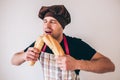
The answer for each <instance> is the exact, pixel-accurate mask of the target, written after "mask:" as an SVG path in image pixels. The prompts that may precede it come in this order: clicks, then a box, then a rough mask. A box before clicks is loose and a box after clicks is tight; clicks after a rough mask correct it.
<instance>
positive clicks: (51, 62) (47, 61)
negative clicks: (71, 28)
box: [40, 36, 80, 80]
mask: <svg viewBox="0 0 120 80" xmlns="http://www.w3.org/2000/svg"><path fill="white" fill-rule="evenodd" d="M63 40H64V46H65V50H66V54H67V55H69V48H68V43H67V40H66V37H65V36H64V39H63ZM45 49H46V45H45V46H44V47H43V50H42V52H41V55H40V62H41V65H42V68H43V69H42V70H43V75H44V80H80V78H79V75H76V73H75V71H68V70H61V69H60V68H59V67H58V65H57V63H56V59H55V55H54V54H51V53H47V52H44V51H45Z"/></svg>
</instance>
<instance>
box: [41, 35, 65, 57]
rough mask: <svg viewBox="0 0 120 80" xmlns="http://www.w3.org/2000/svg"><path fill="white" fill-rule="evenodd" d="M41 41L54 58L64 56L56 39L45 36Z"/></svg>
mask: <svg viewBox="0 0 120 80" xmlns="http://www.w3.org/2000/svg"><path fill="white" fill-rule="evenodd" d="M43 41H44V42H45V44H46V45H47V46H48V47H49V48H50V49H51V50H52V51H53V53H54V54H55V55H56V56H64V55H65V53H64V51H63V49H62V47H61V46H60V44H59V42H58V41H57V40H56V39H54V38H53V37H52V36H51V35H45V36H44V37H43Z"/></svg>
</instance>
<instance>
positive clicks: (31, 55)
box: [24, 47, 39, 62]
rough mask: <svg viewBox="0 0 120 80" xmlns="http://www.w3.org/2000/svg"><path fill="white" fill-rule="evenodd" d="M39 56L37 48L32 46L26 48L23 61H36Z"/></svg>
mask: <svg viewBox="0 0 120 80" xmlns="http://www.w3.org/2000/svg"><path fill="white" fill-rule="evenodd" d="M38 57H39V50H38V49H37V48H34V47H30V48H28V50H27V51H26V52H25V54H24V60H25V61H34V62H35V61H37V60H38Z"/></svg>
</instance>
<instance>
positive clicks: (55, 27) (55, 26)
mask: <svg viewBox="0 0 120 80" xmlns="http://www.w3.org/2000/svg"><path fill="white" fill-rule="evenodd" d="M43 24H44V25H43V26H44V27H43V30H44V33H45V34H50V35H52V36H53V37H54V38H56V39H59V38H60V37H61V36H62V35H63V28H62V26H61V25H60V23H59V22H58V21H57V20H56V19H55V18H53V17H45V18H44V19H43Z"/></svg>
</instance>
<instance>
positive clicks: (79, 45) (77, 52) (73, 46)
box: [24, 35, 96, 74]
mask: <svg viewBox="0 0 120 80" xmlns="http://www.w3.org/2000/svg"><path fill="white" fill-rule="evenodd" d="M65 37H66V39H67V42H68V47H69V52H70V53H69V54H70V55H71V56H72V57H74V58H75V59H77V60H80V59H83V60H90V59H91V58H92V57H93V55H94V54H95V53H96V50H95V49H93V48H92V47H91V46H89V45H88V44H87V43H85V42H84V41H82V40H81V39H78V38H75V37H69V36H66V35H65ZM34 43H35V42H33V43H32V44H31V45H30V46H29V47H33V46H34ZM60 45H61V46H62V48H63V50H64V52H65V47H64V42H63V40H62V42H61V43H60ZM29 47H27V48H26V49H25V50H24V51H27V49H28V48H29ZM45 52H48V53H51V54H52V53H53V52H52V51H51V50H50V48H49V47H46V50H45ZM75 72H76V73H77V74H79V70H76V71H75Z"/></svg>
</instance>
